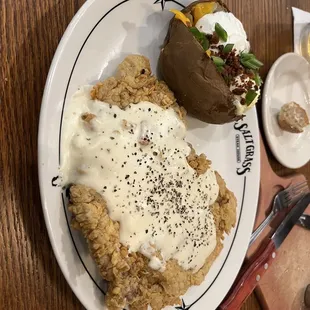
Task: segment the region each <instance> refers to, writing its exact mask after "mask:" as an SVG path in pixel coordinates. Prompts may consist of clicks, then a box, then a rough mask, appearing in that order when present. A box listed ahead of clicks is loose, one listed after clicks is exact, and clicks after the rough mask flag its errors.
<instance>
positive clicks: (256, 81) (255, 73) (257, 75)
mask: <svg viewBox="0 0 310 310" xmlns="http://www.w3.org/2000/svg"><path fill="white" fill-rule="evenodd" d="M254 81H255V83H256V85H257V86H261V85H262V83H263V81H262V79H261V77H260V76H259V74H258V73H257V72H254Z"/></svg>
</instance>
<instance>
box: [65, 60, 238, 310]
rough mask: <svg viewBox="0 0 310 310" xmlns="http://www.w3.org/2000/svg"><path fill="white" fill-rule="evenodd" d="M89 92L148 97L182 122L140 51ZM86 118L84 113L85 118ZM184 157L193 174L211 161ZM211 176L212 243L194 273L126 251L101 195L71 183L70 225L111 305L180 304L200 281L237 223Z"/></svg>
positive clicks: (123, 99)
mask: <svg viewBox="0 0 310 310" xmlns="http://www.w3.org/2000/svg"><path fill="white" fill-rule="evenodd" d="M91 96H92V98H93V99H98V100H101V101H105V102H108V103H111V104H116V105H118V106H119V107H120V108H125V107H126V106H127V105H128V104H130V103H138V102H140V101H143V100H145V101H150V102H152V103H154V104H158V105H159V106H161V107H163V108H168V107H172V108H173V109H174V110H175V111H176V112H177V113H178V115H179V116H180V118H181V119H182V120H183V121H184V116H185V114H186V112H185V110H184V109H183V108H180V107H179V106H178V105H177V103H176V101H175V98H174V95H173V93H172V92H171V91H170V90H169V88H168V87H167V85H166V84H165V83H163V82H159V81H157V80H156V78H155V77H154V76H152V75H151V68H150V64H149V61H148V59H147V58H145V57H144V56H139V55H131V56H128V57H127V58H126V59H125V60H124V61H123V62H122V63H121V64H120V65H119V68H118V73H117V77H112V78H109V79H107V80H105V81H103V82H100V83H98V84H97V85H95V86H94V88H93V90H92V92H91ZM89 117H91V116H89V115H86V116H85V118H86V119H87V118H89ZM187 161H188V163H189V165H190V166H191V167H192V168H193V169H194V170H195V171H196V172H197V175H201V174H203V173H205V172H206V171H207V170H208V169H209V168H210V164H211V162H210V161H209V160H208V159H207V158H206V156H205V155H204V154H200V155H197V154H196V152H195V150H194V149H193V148H192V150H191V153H190V154H189V156H188V157H187ZM216 178H217V182H218V184H219V196H218V198H217V200H216V202H215V203H214V205H212V206H211V211H212V213H213V216H214V220H215V224H216V228H217V231H216V236H217V244H216V247H215V249H214V251H213V252H212V253H211V255H210V256H209V257H208V258H206V261H205V264H204V265H203V267H202V268H201V269H200V270H199V271H198V272H196V273H192V271H191V270H188V271H186V270H183V269H182V268H181V267H180V266H179V265H178V263H177V261H175V260H173V259H171V260H169V261H167V262H166V269H165V271H164V272H160V271H156V270H153V269H151V268H150V267H149V266H148V263H149V260H148V258H146V257H145V256H144V255H142V254H141V253H134V252H131V253H129V252H128V249H127V247H125V246H123V245H122V244H121V243H120V236H119V234H120V233H119V230H120V225H119V223H118V222H115V221H113V220H112V219H111V218H110V217H109V214H108V208H107V205H106V202H105V200H104V198H103V197H102V196H101V195H100V194H99V193H97V192H96V191H95V190H93V189H91V188H89V187H86V186H84V185H79V184H77V185H73V186H71V188H70V204H69V210H70V211H71V212H72V223H71V224H72V227H74V228H75V229H77V230H79V231H81V233H82V234H83V236H84V237H85V239H86V240H87V243H88V246H89V250H90V253H91V255H92V257H93V258H94V260H95V262H96V264H97V265H98V268H99V271H100V273H101V275H102V277H103V278H104V279H105V280H107V281H108V282H109V288H108V292H107V295H106V300H105V302H106V305H107V306H108V308H109V309H110V310H119V309H123V308H124V307H125V305H126V304H128V305H129V306H130V309H131V310H144V309H147V305H148V304H149V305H151V307H152V309H153V310H160V309H162V308H164V307H165V306H167V305H174V304H179V303H180V299H179V296H181V295H183V294H185V292H186V291H187V289H188V288H189V287H190V286H192V285H199V284H200V283H201V282H202V281H203V280H204V278H205V276H206V274H207V273H208V271H209V269H210V267H211V265H212V264H213V262H214V260H215V259H216V257H217V256H218V255H219V253H220V252H221V250H222V247H223V245H222V241H221V240H222V239H223V238H224V233H227V234H228V233H229V232H230V230H231V228H232V227H234V225H235V222H236V205H237V202H236V198H235V196H234V194H233V193H232V192H230V191H229V190H228V189H227V187H226V184H225V182H224V180H223V179H222V178H221V176H220V175H219V174H218V173H216Z"/></svg>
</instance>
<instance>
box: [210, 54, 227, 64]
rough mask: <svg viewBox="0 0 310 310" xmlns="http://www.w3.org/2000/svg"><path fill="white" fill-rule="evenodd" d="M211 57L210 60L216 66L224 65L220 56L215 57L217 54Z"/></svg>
mask: <svg viewBox="0 0 310 310" xmlns="http://www.w3.org/2000/svg"><path fill="white" fill-rule="evenodd" d="M211 58H212V60H213V62H214V64H215V65H216V66H224V65H225V61H224V60H223V59H222V58H220V57H217V56H212V57H211Z"/></svg>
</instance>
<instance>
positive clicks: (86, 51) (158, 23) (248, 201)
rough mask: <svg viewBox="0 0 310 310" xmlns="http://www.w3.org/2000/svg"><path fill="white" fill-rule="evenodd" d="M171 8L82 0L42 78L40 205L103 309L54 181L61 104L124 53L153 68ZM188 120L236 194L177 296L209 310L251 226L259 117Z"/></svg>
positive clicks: (62, 259)
mask: <svg viewBox="0 0 310 310" xmlns="http://www.w3.org/2000/svg"><path fill="white" fill-rule="evenodd" d="M182 3H183V5H184V4H185V5H187V4H188V3H189V2H188V1H184V2H182ZM169 8H178V9H180V8H181V5H180V4H179V3H178V2H177V1H166V7H165V10H164V11H162V8H161V4H160V3H158V1H156V2H155V3H154V0H124V1H119V0H109V1H102V0H89V1H87V2H86V3H85V4H84V6H83V7H82V8H81V9H80V10H79V12H78V13H77V14H76V16H75V17H74V19H73V20H72V22H71V23H70V25H69V27H68V29H67V30H66V32H65V34H64V36H63V38H62V40H61V42H60V44H59V47H58V49H57V52H56V54H55V57H54V60H53V63H52V65H51V69H50V72H49V76H48V79H47V82H46V87H45V92H44V97H43V103H42V107H41V115H40V127H39V178H40V189H41V197H42V204H43V210H44V215H45V221H46V226H47V229H48V233H49V236H50V240H51V244H52V247H53V250H54V253H55V256H56V257H57V260H58V263H59V266H60V268H61V270H62V272H63V274H64V276H65V277H66V279H67V281H68V283H69V284H70V286H71V288H72V290H73V291H74V292H75V294H76V296H77V297H78V298H79V299H80V301H81V302H82V303H83V305H84V306H85V307H86V308H87V309H92V310H95V309H100V310H101V309H103V305H104V292H105V290H106V285H105V283H104V281H102V279H101V277H100V275H99V273H98V271H97V268H96V266H95V264H94V262H93V261H92V259H91V257H90V255H89V252H88V250H87V246H86V244H85V241H84V240H83V238H82V236H81V235H80V234H79V233H78V232H76V231H74V230H71V228H70V226H69V223H70V214H69V213H68V212H67V209H66V195H65V193H64V192H63V191H62V189H61V188H60V187H59V186H57V181H58V179H57V176H58V167H59V163H60V162H61V149H60V146H61V141H60V140H61V125H62V115H63V110H64V108H65V105H66V103H67V102H68V100H70V97H71V96H72V94H73V93H74V92H75V91H76V90H77V88H78V87H79V86H80V85H84V84H89V83H94V82H95V81H97V80H98V79H100V78H104V77H107V76H110V75H111V74H113V73H114V71H115V69H116V66H117V65H118V64H119V63H120V62H121V61H122V60H123V59H124V57H125V56H126V55H128V54H131V53H140V54H143V55H145V56H147V57H149V58H150V60H151V65H152V68H153V69H154V68H156V64H157V59H158V56H159V51H160V45H161V44H162V42H163V40H164V37H165V34H166V32H167V27H168V23H169V20H170V18H171V17H172V16H171V15H172V14H171V13H170V12H169V11H168V9H169ZM154 71H156V70H154ZM188 121H189V132H188V141H189V142H191V143H192V144H193V146H194V147H195V148H196V149H197V150H198V152H204V153H206V154H207V156H208V157H209V158H210V159H211V160H212V161H213V166H214V168H215V169H216V170H218V171H219V173H220V174H221V175H222V176H223V177H224V178H225V180H226V181H227V184H228V187H229V188H230V189H231V190H232V191H233V192H234V193H235V195H236V197H237V199H238V221H237V225H236V227H235V229H233V230H232V232H231V234H230V235H229V236H228V237H227V238H226V239H225V242H224V249H223V251H222V252H221V255H220V256H219V258H218V259H217V260H216V262H215V263H214V265H213V266H212V268H211V270H210V272H209V274H208V275H207V277H206V279H205V281H204V282H203V283H202V284H201V285H200V286H197V287H192V288H190V289H189V290H188V292H187V293H186V294H185V295H184V296H182V298H183V305H182V306H181V307H179V308H178V309H191V310H199V309H203V310H206V309H207V310H212V309H215V308H216V307H217V306H218V305H219V303H220V302H221V300H222V299H223V298H224V296H225V295H226V293H227V292H228V290H229V288H230V286H231V285H232V283H233V281H234V279H235V277H236V275H237V273H238V271H239V268H240V266H241V264H242V261H243V259H244V256H245V253H246V250H247V247H248V243H249V239H250V234H251V232H252V228H253V223H254V219H255V214H256V207H257V201H258V191H259V178H260V151H259V131H258V122H257V116H256V111H255V109H253V110H252V111H250V112H249V113H248V115H247V117H246V118H245V119H244V120H243V121H241V122H239V123H236V124H234V123H232V124H227V125H224V126H211V125H207V124H205V123H203V122H200V121H197V120H195V119H193V118H189V120H188ZM167 309H176V308H175V307H167Z"/></svg>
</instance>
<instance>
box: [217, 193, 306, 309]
mask: <svg viewBox="0 0 310 310" xmlns="http://www.w3.org/2000/svg"><path fill="white" fill-rule="evenodd" d="M309 203H310V193H308V194H306V195H305V196H304V197H303V198H302V199H301V200H300V201H299V202H298V203H297V204H296V206H295V207H294V208H293V209H292V210H291V211H290V212H289V213H288V214H287V216H286V217H285V218H284V220H283V222H282V223H281V224H280V225H279V227H278V228H277V229H276V231H275V233H274V234H273V235H272V236H271V238H268V239H267V240H266V241H267V242H266V244H262V246H261V247H260V248H259V249H258V251H257V252H256V254H255V256H254V258H253V260H252V261H251V262H250V263H249V264H248V265H247V266H246V267H245V268H244V269H243V270H242V271H241V272H240V275H239V276H238V277H237V279H236V281H235V283H234V284H233V286H232V288H231V290H230V291H229V293H228V294H227V296H226V298H225V299H224V301H223V302H222V303H221V305H220V306H219V307H218V309H219V310H228V309H229V310H239V309H240V308H241V306H242V304H243V302H244V301H245V300H246V298H247V297H248V296H249V295H250V294H251V293H252V291H253V290H254V288H255V287H256V285H257V283H258V282H259V280H260V279H261V277H262V276H263V275H264V274H265V272H266V271H267V270H268V268H269V267H270V265H271V264H272V262H273V261H274V260H275V258H276V256H277V249H278V248H279V247H280V245H281V244H282V242H283V241H284V239H285V238H286V237H287V235H288V234H289V232H290V231H291V229H292V228H293V227H294V225H295V224H296V223H297V222H298V219H299V217H300V216H301V215H302V214H303V212H304V211H305V210H306V208H307V207H308V205H309Z"/></svg>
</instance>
